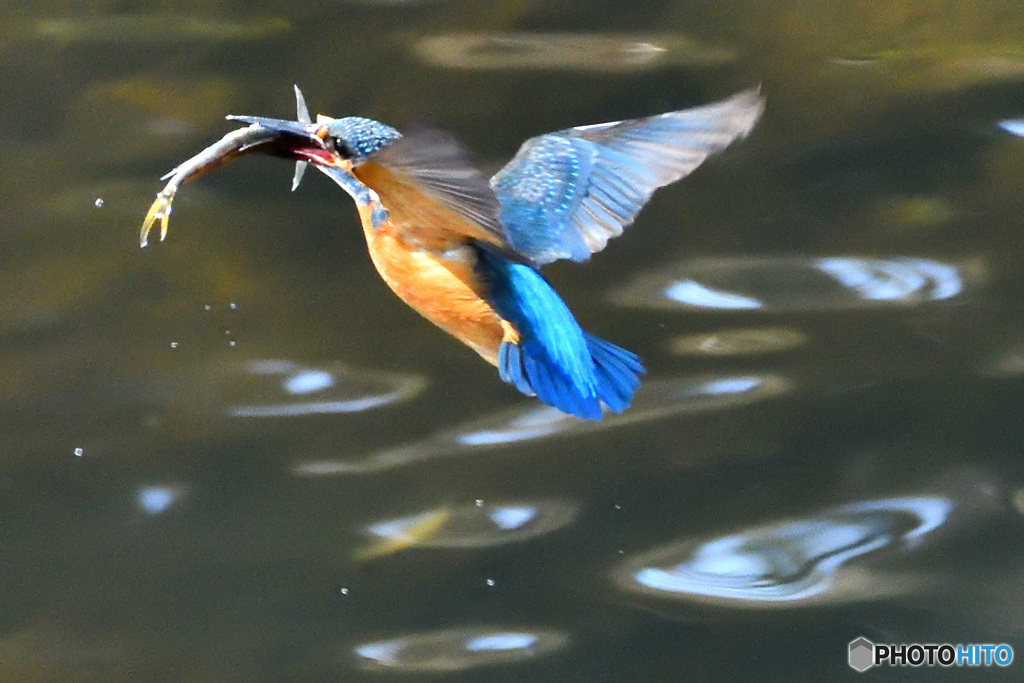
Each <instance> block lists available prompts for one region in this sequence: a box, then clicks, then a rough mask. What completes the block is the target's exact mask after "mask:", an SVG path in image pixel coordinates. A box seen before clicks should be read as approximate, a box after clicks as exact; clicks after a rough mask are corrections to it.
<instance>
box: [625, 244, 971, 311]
mask: <svg viewBox="0 0 1024 683" xmlns="http://www.w3.org/2000/svg"><path fill="white" fill-rule="evenodd" d="M980 269H981V268H980V266H975V267H974V268H972V269H970V270H969V269H967V268H966V267H964V266H962V265H958V264H954V263H950V262H944V261H936V260H932V259H923V258H909V257H893V258H869V257H857V256H835V257H826V258H801V257H793V256H791V257H778V258H758V257H754V258H723V259H706V260H700V261H688V262H685V263H681V264H679V265H676V266H672V267H671V268H668V269H666V270H663V271H660V272H657V273H654V274H651V275H645V276H641V277H640V278H638V279H637V280H636V281H635V282H633V283H631V284H629V285H627V286H625V287H623V288H622V289H620V290H618V291H617V292H615V293H613V295H612V298H613V300H614V301H615V302H616V303H618V304H620V305H623V306H633V307H643V308H659V309H679V308H681V309H689V308H699V309H719V310H761V311H773V312H776V311H800V310H843V309H849V308H860V307H865V306H907V305H915V304H921V303H925V302H929V301H941V300H947V299H952V298H954V297H958V296H962V295H963V294H964V290H965V288H967V287H969V286H971V285H973V284H976V280H977V279H978V278H979V276H980V272H979V271H980Z"/></svg>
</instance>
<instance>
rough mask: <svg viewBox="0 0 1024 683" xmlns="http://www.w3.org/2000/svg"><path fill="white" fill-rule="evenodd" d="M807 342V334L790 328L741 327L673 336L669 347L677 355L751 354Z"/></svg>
mask: <svg viewBox="0 0 1024 683" xmlns="http://www.w3.org/2000/svg"><path fill="white" fill-rule="evenodd" d="M806 343H807V335H805V334H804V333H803V332H800V331H799V330H795V329H793V328H790V327H744V328H739V329H735V330H720V331H718V332H706V333H704V334H688V335H685V336H682V337H676V338H675V339H674V340H672V341H671V342H670V344H669V348H670V350H671V351H672V352H673V353H675V354H677V355H680V356H711V357H720V356H753V355H759V354H767V353H777V352H780V351H789V350H790V349H795V348H799V347H801V346H803V345H804V344H806Z"/></svg>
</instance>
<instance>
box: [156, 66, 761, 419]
mask: <svg viewBox="0 0 1024 683" xmlns="http://www.w3.org/2000/svg"><path fill="white" fill-rule="evenodd" d="M295 94H296V99H297V102H298V116H297V120H296V121H290V120H285V119H272V118H266V117H259V116H229V117H228V119H229V120H234V121H239V122H241V123H245V124H248V125H247V126H246V127H245V128H241V129H238V130H235V131H232V132H231V133H228V134H227V135H225V136H224V138H222V139H221V140H220V141H218V142H217V143H215V144H214V145H211V146H210V147H208V148H207V149H206V150H203V151H202V152H200V153H199V154H198V155H196V156H195V157H193V158H192V159H189V160H188V161H186V162H185V163H183V164H181V165H180V166H178V167H176V168H175V169H174V170H173V171H171V172H170V173H168V174H167V175H166V176H164V178H170V181H169V182H168V184H167V186H166V187H165V188H164V190H163V191H162V192H160V193H159V194H158V195H157V199H156V201H155V202H154V203H153V206H152V208H151V209H150V211H149V214H148V215H147V216H146V220H145V222H144V223H143V227H142V235H141V243H142V246H145V245H146V239H147V236H148V234H149V232H150V230H151V228H152V227H153V225H154V224H155V223H156V222H157V221H159V222H160V239H161V240H162V239H163V238H164V237H165V236H166V233H167V221H168V218H169V216H170V212H171V201H172V200H173V198H174V195H175V192H176V191H177V190H178V188H179V186H180V185H181V184H182V183H183V182H185V181H186V180H188V179H191V178H193V177H196V176H198V175H201V174H202V173H205V172H206V171H208V170H211V169H212V168H214V167H216V166H219V165H221V164H222V163H224V162H225V161H227V160H229V159H232V158H234V157H236V156H240V155H242V154H247V153H250V152H261V153H265V154H270V155H273V156H278V157H284V158H288V159H292V160H294V161H296V169H295V176H294V178H293V183H292V189H293V190H294V189H295V188H296V187H298V184H299V181H300V180H301V178H302V175H303V172H304V170H305V169H306V167H307V165H308V164H313V165H314V166H315V167H316V168H317V169H318V170H319V171H321V172H323V173H324V174H325V175H327V176H328V177H329V178H331V179H332V180H333V181H334V182H335V183H337V184H338V185H339V186H340V187H341V188H342V189H343V190H344V191H345V192H346V193H348V195H349V196H350V197H351V198H352V200H353V201H354V202H355V205H356V209H357V210H358V214H359V218H360V222H361V223H362V228H363V234H364V236H365V237H366V243H367V246H368V248H369V252H370V258H371V259H372V261H373V264H374V266H375V267H376V268H377V271H378V272H379V273H380V275H381V277H382V278H383V280H384V282H385V283H386V284H387V285H388V286H389V287H390V288H391V289H392V291H394V293H395V294H397V295H398V297H399V298H401V299H402V300H403V301H404V302H405V303H407V304H408V305H409V306H411V307H412V308H413V309H414V310H416V311H417V312H418V313H419V314H420V315H422V316H423V317H424V318H426V319H427V320H429V321H430V322H432V323H434V324H435V325H436V326H438V327H440V328H441V329H442V330H444V331H445V332H447V333H448V334H450V335H452V336H453V337H455V338H456V339H458V340H459V341H461V342H463V343H464V344H466V345H467V346H468V347H469V348H471V349H472V350H473V351H475V352H476V353H477V354H479V355H480V356H481V357H482V358H483V359H484V360H485V361H487V362H488V363H490V364H492V365H494V366H496V367H497V369H498V374H499V376H500V377H501V379H502V380H504V381H505V382H507V383H509V384H511V385H513V386H514V387H515V388H516V389H518V390H519V391H520V392H522V393H523V394H526V395H527V396H536V397H537V399H539V400H540V401H541V402H543V403H545V404H547V405H550V406H553V407H555V408H557V409H558V410H560V411H563V412H565V413H568V414H571V415H574V416H576V417H579V418H583V419H590V420H599V419H601V417H602V415H603V414H604V411H605V409H607V410H611V411H613V412H616V413H617V412H621V411H623V410H625V409H626V408H627V407H628V406H629V404H630V402H631V401H632V398H633V394H634V392H635V391H636V390H637V388H638V387H639V386H640V375H642V374H644V372H645V371H644V367H643V365H642V364H641V362H640V359H639V357H638V356H637V355H636V354H634V353H633V352H631V351H628V350H626V349H624V348H622V347H619V346H617V345H615V344H613V343H611V342H609V341H606V340H604V339H601V338H599V337H596V336H594V335H592V334H589V333H587V332H585V331H583V329H582V328H581V327H580V325H579V323H578V322H577V321H576V319H575V318H574V317H573V314H572V313H571V312H570V310H569V308H568V307H567V306H566V304H565V303H564V302H563V301H562V299H561V297H560V296H559V295H558V294H557V293H556V292H555V290H554V289H553V288H552V287H551V285H550V284H549V283H548V281H547V280H546V279H545V278H544V276H543V275H541V273H540V270H539V269H540V267H541V266H544V265H545V264H548V263H551V262H552V261H556V260H559V259H570V260H572V261H585V260H587V259H588V258H589V257H590V255H591V254H593V253H595V252H598V251H600V250H602V249H604V247H605V245H606V244H607V243H608V240H609V239H611V238H613V237H616V236H618V235H620V234H622V232H623V230H624V229H625V228H626V227H628V226H629V225H631V224H632V223H633V221H634V220H635V218H636V216H637V214H638V213H639V212H640V209H641V208H642V207H643V206H644V204H646V203H647V201H648V200H649V199H650V197H651V195H652V194H653V193H654V191H655V190H657V189H658V188H660V187H663V186H665V185H668V184H669V183H673V182H675V181H677V180H679V179H680V178H682V177H684V176H686V175H687V174H689V173H690V172H691V171H693V170H694V169H695V168H697V167H698V166H699V165H700V164H701V163H703V162H704V160H705V159H707V158H708V157H709V156H711V155H712V154H715V153H717V152H720V151H721V150H723V149H725V148H726V147H727V146H729V145H730V144H731V143H732V142H733V141H735V140H737V139H738V138H743V137H745V136H747V135H748V134H749V133H750V131H751V130H752V129H753V127H754V125H755V124H756V123H757V121H758V119H759V118H760V116H761V113H762V111H763V109H764V99H763V97H762V95H761V93H760V90H759V89H758V88H754V89H750V90H746V91H743V92H740V93H738V94H736V95H734V96H732V97H730V98H727V99H724V100H721V101H718V102H714V103H712V104H708V105H704V106H699V107H694V108H690V109H683V110H679V111H671V112H668V113H664V114H659V115H655V116H648V117H644V118H637V119H631V120H624V121H615V122H611V123H600V124H595V125H587V126H578V127H575V128H568V129H566V130H560V131H557V132H554V133H547V134H545V135H540V136H537V137H534V138H531V139H529V140H527V141H526V142H524V143H523V144H522V146H521V147H520V149H519V151H518V152H517V153H516V155H515V156H514V157H513V158H512V160H511V161H510V162H508V164H506V165H505V167H504V168H502V169H501V170H500V171H498V172H497V173H496V174H495V175H494V176H493V177H492V178H490V179H489V180H488V179H487V178H486V177H485V175H484V174H483V173H482V172H481V171H480V170H479V169H478V167H477V166H476V165H475V163H474V160H473V158H472V156H471V155H470V153H469V152H468V151H467V150H466V148H465V147H463V146H462V145H461V144H460V143H459V142H458V141H457V140H456V139H454V138H453V137H452V136H451V135H449V134H448V133H445V132H444V131H441V130H439V129H436V128H433V127H429V126H426V125H419V126H415V127H412V128H410V129H408V130H406V131H405V132H404V133H400V132H399V131H398V130H396V129H395V128H392V127H391V126H388V125H386V124H384V123H380V122H378V121H374V120H371V119H367V118H362V117H357V116H347V117H344V118H331V117H327V116H324V115H318V116H317V118H316V120H315V121H313V120H311V117H310V116H309V111H308V109H307V107H306V104H305V99H304V98H303V96H302V93H301V91H299V89H298V87H297V86H296V88H295Z"/></svg>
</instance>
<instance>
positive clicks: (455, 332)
mask: <svg viewBox="0 0 1024 683" xmlns="http://www.w3.org/2000/svg"><path fill="white" fill-rule="evenodd" d="M356 175H357V177H358V178H359V179H360V180H361V181H363V182H364V183H365V184H366V185H367V186H369V187H370V188H371V189H373V190H374V191H375V192H376V193H377V194H378V196H379V197H380V200H381V203H382V204H383V205H384V208H385V209H387V212H388V220H387V221H386V222H385V223H384V224H383V225H382V226H381V227H379V228H378V229H376V230H374V228H373V226H372V225H371V223H370V211H369V207H359V214H360V218H361V219H362V223H363V233H364V234H365V235H366V243H367V246H368V247H369V250H370V258H371V259H373V264H374V266H376V268H377V271H378V272H379V273H380V274H381V277H382V278H383V279H384V282H386V283H387V285H388V286H389V287H390V288H391V289H392V290H393V291H394V292H395V294H397V295H398V296H399V298H401V299H402V301H404V302H405V303H407V304H408V305H409V306H411V307H412V308H413V309H414V310H416V311H417V312H418V313H419V314H420V315H422V316H423V317H425V318H426V319H427V320H429V321H431V322H432V323H434V324H435V325H437V326H438V327H440V328H441V329H443V330H444V331H445V332H448V333H449V334H450V335H452V336H453V337H455V338H456V339H459V340H460V341H462V342H463V343H464V344H466V345H467V346H469V347H470V348H472V349H473V350H474V351H476V352H477V353H478V354H480V355H481V356H482V357H483V358H484V360H486V361H488V362H489V363H491V364H492V365H497V362H498V347H499V346H500V345H501V341H502V338H503V337H505V335H506V333H507V334H508V335H509V338H512V337H514V333H513V332H512V331H511V329H510V328H509V327H508V323H503V321H502V319H501V318H500V317H499V316H498V314H497V313H496V312H495V311H494V309H493V308H492V307H491V305H490V304H488V303H487V302H486V301H485V300H484V299H483V297H482V295H483V289H482V283H481V282H480V279H479V277H478V276H477V274H476V272H475V271H474V265H475V263H476V254H475V252H474V250H473V248H472V247H471V246H470V244H469V242H468V236H470V235H472V236H476V235H475V233H477V232H481V231H480V229H479V228H478V227H476V226H473V225H472V224H469V223H467V221H465V220H464V219H462V218H461V217H460V216H458V215H457V214H455V213H454V212H452V211H450V210H449V209H447V208H446V207H444V206H443V205H441V204H439V203H438V202H436V201H435V200H433V199H432V198H430V197H428V196H426V195H424V194H423V193H422V192H420V191H419V190H417V189H416V188H414V187H410V186H408V185H406V184H404V183H401V182H398V181H396V180H395V179H394V176H392V175H391V174H390V173H389V172H388V171H387V170H386V169H384V168H382V167H380V166H377V165H375V164H364V165H362V166H360V167H358V168H357V169H356Z"/></svg>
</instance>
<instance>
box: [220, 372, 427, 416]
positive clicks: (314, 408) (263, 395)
mask: <svg viewBox="0 0 1024 683" xmlns="http://www.w3.org/2000/svg"><path fill="white" fill-rule="evenodd" d="M425 385H426V381H425V380H424V379H423V378H422V377H419V376H416V375H402V374H397V373H390V372H382V371H378V370H372V371H371V370H355V369H353V368H349V367H347V366H345V365H342V364H341V363H327V364H324V365H323V366H318V367H312V366H304V365H300V364H298V363H294V362H292V361H288V360H259V361H253V362H251V363H249V365H248V366H247V368H246V370H245V373H244V381H243V382H242V383H241V385H240V386H238V387H236V388H234V390H233V391H232V393H234V394H237V395H238V396H239V399H238V402H237V403H235V404H234V405H229V407H228V408H227V412H228V414H230V415H232V416H234V417H294V416H301V415H316V414H322V413H354V412H361V411H364V410H370V409H372V408H377V407H380V406H384V405H388V404H390V403H396V402H398V401H403V400H406V399H409V398H412V397H413V396H415V395H416V394H418V393H419V392H420V391H421V390H422V389H423V387H424V386H425ZM243 397H244V398H243ZM229 402H230V399H229Z"/></svg>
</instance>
